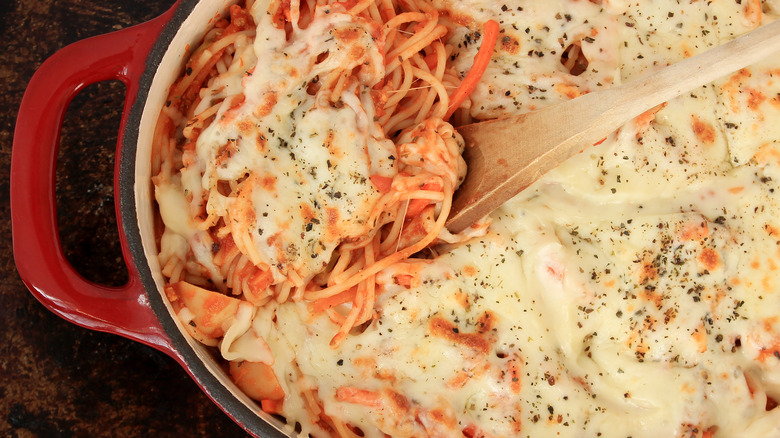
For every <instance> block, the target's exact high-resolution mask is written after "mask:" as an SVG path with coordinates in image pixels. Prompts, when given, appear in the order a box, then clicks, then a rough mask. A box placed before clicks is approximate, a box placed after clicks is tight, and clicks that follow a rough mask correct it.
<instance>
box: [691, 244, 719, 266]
mask: <svg viewBox="0 0 780 438" xmlns="http://www.w3.org/2000/svg"><path fill="white" fill-rule="evenodd" d="M696 260H698V261H699V263H701V264H702V266H704V268H705V269H707V270H708V271H712V270H715V269H717V268H718V267H719V266H720V254H719V253H718V252H717V251H715V250H714V249H712V248H704V249H703V250H701V254H699V256H698V257H697V258H696Z"/></svg>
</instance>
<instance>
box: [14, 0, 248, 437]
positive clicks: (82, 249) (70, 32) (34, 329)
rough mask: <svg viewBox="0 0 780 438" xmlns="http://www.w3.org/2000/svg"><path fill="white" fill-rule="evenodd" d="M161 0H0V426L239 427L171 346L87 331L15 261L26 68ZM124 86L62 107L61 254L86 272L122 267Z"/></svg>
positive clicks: (114, 429) (202, 432)
mask: <svg viewBox="0 0 780 438" xmlns="http://www.w3.org/2000/svg"><path fill="white" fill-rule="evenodd" d="M173 3H174V2H173V0H110V1H93V0H57V1H55V0H36V1H22V0H7V1H3V2H0V22H2V23H3V26H2V27H3V28H2V30H0V33H2V42H3V45H4V46H5V47H4V48H3V50H0V165H1V166H0V189H1V190H0V218H1V219H0V232H2V234H3V235H4V236H5V238H4V239H3V240H2V242H3V243H2V245H3V247H2V249H0V266H1V267H2V281H1V282H0V285H1V286H0V297H1V298H0V299H1V301H0V303H2V305H0V323H2V325H3V330H2V340H0V436H4V437H5V436H8V437H35V436H40V437H97V436H101V437H102V436H121V437H135V436H154V437H158V436H159V437H163V436H200V437H213V436H214V437H216V436H218V437H234V436H244V433H243V432H242V430H241V429H240V428H239V427H238V426H236V425H235V424H234V423H233V422H232V421H231V420H230V419H229V418H228V417H227V416H226V415H225V414H223V413H222V412H221V411H220V410H219V409H218V408H217V407H216V406H215V405H214V404H213V403H212V402H211V401H210V400H209V399H208V398H207V397H206V396H205V395H204V394H203V393H202V392H201V390H200V389H199V388H198V387H197V386H196V385H195V383H193V381H192V380H190V378H189V376H188V375H187V373H186V372H185V371H184V370H183V369H182V368H181V367H180V366H179V365H178V364H177V363H176V362H175V361H174V360H173V359H171V358H169V357H168V356H166V355H164V354H163V353H160V352H158V351H156V350H154V349H152V348H150V347H146V346H144V345H141V344H137V343H134V342H131V341H129V340H126V339H124V338H121V337H118V336H114V335H110V334H104V333H97V332H93V331H89V330H87V329H84V328H80V327H77V326H75V325H73V324H70V323H68V322H66V321H64V320H62V319H60V318H58V317H57V316H55V315H54V314H52V313H50V312H49V311H48V310H46V309H45V308H44V307H43V306H42V305H41V304H40V303H38V302H37V301H36V300H35V298H34V297H33V296H32V295H31V294H30V293H29V292H28V291H27V289H26V288H25V286H24V284H23V283H22V281H21V279H20V278H19V275H18V274H17V272H16V269H15V266H14V261H13V254H12V249H11V237H10V236H11V221H10V207H9V187H10V183H9V168H10V163H11V148H12V141H13V130H14V124H15V119H16V111H17V109H18V107H19V104H20V102H21V99H22V95H23V93H24V89H25V87H26V84H27V82H28V80H29V79H30V77H31V76H32V74H33V72H34V71H35V69H36V68H37V67H38V66H39V65H40V63H41V62H42V61H43V60H44V59H46V58H47V57H48V56H50V55H51V54H52V53H54V52H55V51H56V50H57V49H59V48H61V47H63V46H65V45H67V44H68V43H72V42H74V41H77V40H81V39H84V38H87V37H89V36H92V35H97V34H101V33H106V32H110V31H112V30H117V29H121V28H124V27H127V26H130V25H133V24H136V23H140V22H143V21H146V20H149V19H151V18H154V17H155V16H157V15H159V14H160V13H162V12H163V11H165V10H166V9H167V8H168V7H170V6H171V5H172V4H173ZM123 93H124V88H123V86H122V85H121V84H119V83H115V82H111V83H102V84H99V85H95V86H90V87H88V88H87V89H86V90H85V92H83V93H81V94H80V95H79V96H77V97H76V99H75V100H74V101H73V103H72V104H71V106H70V107H69V110H68V114H67V116H66V119H65V125H64V127H63V136H62V145H61V149H60V155H59V162H58V163H59V164H58V174H57V187H56V190H57V196H58V212H59V220H58V223H59V227H60V234H61V236H62V244H63V247H64V249H65V252H66V256H67V258H68V259H69V260H70V261H71V263H72V264H73V265H74V267H76V268H77V269H78V270H79V272H80V273H82V275H84V276H85V277H86V278H88V279H90V280H93V281H96V282H100V283H103V284H108V285H120V284H122V283H123V282H124V281H125V279H126V278H127V272H126V269H125V268H124V264H123V262H122V255H121V250H120V248H119V242H118V237H117V230H116V221H115V218H114V212H113V202H114V201H113V187H112V178H113V165H114V163H113V156H114V146H115V144H116V137H117V128H118V125H119V118H120V112H121V108H122V105H121V103H122V100H123Z"/></svg>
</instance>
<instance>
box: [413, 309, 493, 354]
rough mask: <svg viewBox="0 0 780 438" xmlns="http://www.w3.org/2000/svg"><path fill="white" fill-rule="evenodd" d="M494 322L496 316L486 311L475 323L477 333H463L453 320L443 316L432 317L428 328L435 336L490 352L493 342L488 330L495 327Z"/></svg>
mask: <svg viewBox="0 0 780 438" xmlns="http://www.w3.org/2000/svg"><path fill="white" fill-rule="evenodd" d="M494 322H495V316H494V315H493V314H492V313H491V312H485V313H484V314H483V315H482V316H481V317H480V319H479V321H478V322H477V323H476V324H475V326H476V328H477V331H476V332H475V333H462V332H461V331H460V328H458V326H456V325H455V324H453V323H452V322H450V321H448V320H446V319H444V318H442V317H441V316H435V317H433V318H431V320H430V322H429V324H428V329H429V330H430V332H431V334H432V335H434V336H437V337H440V338H444V339H447V340H449V341H451V342H453V343H455V344H460V345H463V346H465V347H467V348H469V349H471V350H473V351H474V352H475V353H478V354H488V352H489V351H490V346H491V345H492V342H493V341H492V340H491V339H490V336H488V332H490V331H491V329H492V328H493V324H494Z"/></svg>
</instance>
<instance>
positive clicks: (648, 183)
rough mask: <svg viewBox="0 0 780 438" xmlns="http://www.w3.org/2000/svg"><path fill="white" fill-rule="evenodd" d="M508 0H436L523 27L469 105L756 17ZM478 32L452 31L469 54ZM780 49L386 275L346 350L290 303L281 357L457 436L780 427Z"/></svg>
mask: <svg viewBox="0 0 780 438" xmlns="http://www.w3.org/2000/svg"><path fill="white" fill-rule="evenodd" d="M770 3H771V2H767V5H769V4H770ZM501 4H502V5H503V6H496V5H495V4H492V3H491V4H490V5H489V6H490V7H486V5H484V3H483V2H478V1H469V2H448V1H441V2H438V3H437V6H438V7H442V8H448V9H450V10H451V12H452V13H453V14H454V15H466V16H469V17H472V18H473V19H474V21H476V22H483V21H485V20H487V19H489V18H494V19H498V20H500V22H501V24H502V29H503V30H504V31H505V33H504V34H503V35H506V36H507V37H508V38H507V39H506V40H505V41H504V42H505V43H506V44H508V46H506V47H504V48H502V49H501V50H499V52H498V54H497V56H495V57H494V58H493V61H492V63H491V67H490V69H489V70H488V73H487V74H486V76H485V78H483V82H482V84H481V85H480V86H479V87H478V89H477V91H476V93H475V95H474V96H473V97H472V100H473V106H472V107H471V112H472V115H474V116H475V117H491V116H495V115H498V114H503V113H512V112H517V111H520V112H522V111H528V110H531V109H533V108H537V107H540V106H544V105H549V104H552V103H555V102H556V101H560V100H565V99H567V98H571V97H574V96H575V95H577V94H578V93H585V92H588V91H592V90H595V89H597V88H598V87H601V86H610V85H613V84H618V83H620V82H623V81H628V80H631V79H632V78H634V77H636V76H637V75H639V74H641V73H642V72H644V71H647V70H651V69H656V68H661V67H663V66H665V65H668V64H669V63H672V62H675V61H678V60H680V59H682V58H684V57H687V56H691V55H693V54H695V53H697V52H700V51H703V50H706V49H707V48H709V47H712V46H714V45H718V44H721V43H723V42H724V41H726V40H728V39H730V38H733V37H735V36H737V35H739V34H741V33H744V32H745V31H747V30H749V29H751V28H752V27H754V26H755V25H757V23H755V22H751V21H750V20H749V19H748V18H746V17H745V15H746V11H745V8H746V5H743V4H740V3H739V2H683V4H678V2H674V1H652V2H651V1H648V2H627V1H625V2H621V1H605V2H604V4H603V5H601V6H599V5H596V4H594V3H592V2H587V1H564V0H561V1H551V2H527V1H519V0H517V1H513V2H512V1H510V2H502V3H501ZM770 12H771V10H770ZM765 17H766V16H765ZM743 18H744V20H743ZM575 35H579V36H578V37H577V38H583V39H584V38H588V40H587V41H584V42H583V43H582V45H583V50H584V51H585V54H586V57H587V58H588V59H589V60H590V61H591V63H590V64H589V70H588V71H587V72H586V73H584V74H583V75H582V76H580V77H573V76H571V75H568V74H567V73H566V72H565V70H564V69H563V67H562V66H561V64H560V54H561V51H562V50H563V49H565V48H566V46H567V45H568V44H569V43H570V41H572V40H573V38H574V36H575ZM583 35H584V36H583ZM474 37H475V35H474V34H473V32H472V31H469V30H466V29H459V30H457V31H456V32H455V33H454V35H453V37H452V39H451V42H452V43H453V44H454V45H455V46H456V47H457V49H455V51H454V55H453V56H454V58H456V60H455V64H456V65H459V66H461V67H459V68H461V69H462V70H467V68H468V65H469V62H470V61H469V59H473V54H474V51H475V50H476V47H475V46H476V45H477V44H475V43H474V41H473V39H474ZM514 42H517V43H518V45H519V48H517V49H514V48H512V47H511V46H512V45H513V44H514ZM778 68H780V63H778V61H777V60H776V59H771V60H767V61H765V62H763V63H760V64H757V65H755V66H752V67H750V68H749V69H746V70H745V72H747V73H745V72H743V73H740V74H738V75H735V76H732V77H730V78H724V79H723V80H721V81H718V82H716V83H714V84H711V85H708V86H705V87H702V88H701V89H699V90H696V91H694V92H691V93H689V94H687V95H684V96H681V97H679V98H677V99H674V100H673V101H671V102H669V103H668V104H667V105H666V106H664V107H662V108H659V109H657V111H656V112H655V113H653V114H650V115H649V119H648V120H644V121H641V120H637V121H632V122H631V123H629V124H627V125H626V126H624V127H623V128H621V129H620V130H619V131H618V132H617V133H615V134H614V135H612V136H610V137H609V138H608V139H607V141H605V142H603V143H602V144H600V145H598V146H594V147H593V148H591V149H588V150H587V151H585V152H584V153H582V154H580V155H579V156H576V157H574V158H572V159H571V160H569V161H568V162H566V163H564V164H563V165H561V166H560V167H559V168H557V169H556V170H554V171H553V172H551V173H550V174H548V175H547V176H545V177H544V178H543V179H542V180H540V181H539V182H537V183H536V184H534V185H533V186H532V187H530V188H528V189H527V190H526V191H524V192H523V193H521V194H520V195H518V196H517V197H516V198H515V199H513V200H512V201H510V202H508V203H506V204H505V205H504V206H502V207H501V208H500V209H499V210H497V211H496V212H495V213H493V214H492V219H493V225H491V231H490V232H489V233H488V235H487V236H484V237H480V238H476V239H472V240H471V241H469V242H467V243H465V244H463V245H460V246H457V247H456V248H454V249H452V250H450V251H449V252H447V253H445V254H442V255H440V256H439V257H437V258H436V259H435V260H434V261H433V262H432V263H431V264H429V265H427V266H426V268H425V269H423V271H422V274H421V275H422V278H423V281H422V282H421V285H420V286H419V287H413V288H409V289H407V288H404V287H401V286H388V287H387V288H386V289H385V290H384V292H383V293H382V295H380V297H379V298H378V300H379V301H378V309H379V310H378V312H379V317H378V319H376V320H375V321H374V322H373V323H372V324H371V325H370V326H368V327H367V328H366V329H365V330H364V331H362V332H360V333H353V334H351V335H350V336H349V337H347V338H346V339H345V341H344V343H343V344H342V345H341V346H340V347H339V348H337V349H333V348H330V347H329V340H330V338H331V336H332V334H333V333H334V332H335V331H336V330H337V329H338V327H337V325H335V324H333V323H332V322H331V321H330V320H329V319H328V318H327V317H325V316H324V315H315V314H311V313H310V310H309V308H307V307H306V306H305V305H303V304H296V303H286V304H283V305H280V306H279V308H278V309H277V319H276V322H275V323H274V326H275V328H274V329H273V330H270V331H268V332H267V334H266V339H267V340H268V342H269V345H270V346H271V349H272V350H273V351H274V355H275V357H277V362H276V364H275V369H276V372H277V375H278V376H286V378H285V380H286V382H285V385H288V388H293V387H294V384H295V382H297V381H299V380H300V379H305V380H306V381H308V382H310V384H311V388H312V389H316V390H317V395H318V397H320V398H321V399H322V401H323V406H324V410H325V412H326V413H327V414H328V415H331V416H333V417H337V418H341V419H343V420H344V421H346V422H348V423H349V424H352V425H355V426H357V427H360V428H361V430H362V431H363V432H364V433H365V436H369V437H374V436H384V435H383V433H380V432H377V430H376V427H379V428H381V429H382V430H383V431H384V433H388V434H391V435H394V436H420V435H423V434H434V433H433V432H434V431H436V430H437V429H436V427H437V426H436V425H435V424H434V423H435V422H430V421H428V420H426V419H429V418H432V417H436V418H438V419H439V420H442V419H450V420H451V421H450V423H448V427H449V428H448V429H447V431H448V432H447V433H443V434H442V435H443V436H452V435H451V434H452V433H453V432H452V431H454V430H469V428H471V427H473V426H476V428H477V429H476V430H478V431H480V432H481V433H484V434H485V436H529V437H537V436H571V437H577V436H603V437H625V436H632V437H658V436H670V437H672V436H701V434H702V433H703V432H704V431H705V430H706V431H707V432H708V433H714V434H715V436H778V435H780V411H778V409H774V410H771V411H767V410H766V406H767V397H771V398H774V399H777V398H778V397H780V372H779V371H780V318H778V316H777V309H780V294H778V293H777V291H778V290H779V289H778V288H779V287H780V276H778V274H777V272H778V271H777V270H778V268H779V267H780V252H778V242H780V223H778V218H780V202H778V200H777V196H776V194H775V191H777V190H780V185H778V182H780V179H779V178H780V173H779V172H780V158H778V157H780V144H778V140H779V139H780V133H778V132H777V129H778V126H780V113H778V112H777V111H778V109H780V108H779V106H778V105H777V100H776V99H777V98H776V96H774V94H775V93H777V90H776V87H777V86H778V85H780V84H778V82H777V73H776V72H777V71H778V70H777V69H778ZM746 89H748V90H749V89H754V90H760V94H761V96H763V98H762V97H760V96H758V94H757V93H751V92H748V93H747V94H746V93H744V90H746ZM730 90H739V91H736V92H731V91H730ZM751 102H752V104H751ZM751 105H752V106H751ZM300 327H305V329H303V330H302V329H301V328H300ZM279 358H283V359H281V360H279ZM291 363H296V369H297V372H295V373H290V371H289V370H290V368H289V367H290V364H291ZM344 387H358V388H361V389H363V390H366V391H374V392H381V391H383V390H387V389H388V388H389V389H390V390H392V391H393V392H394V393H397V394H401V395H402V396H403V397H404V399H405V400H406V401H407V402H408V403H407V405H406V407H405V410H402V411H400V412H399V411H394V412H393V413H392V415H391V414H390V413H389V412H387V411H385V410H384V408H379V409H377V408H376V406H373V407H372V406H365V405H361V404H356V403H352V402H348V401H344V400H340V399H339V396H338V393H339V389H340V388H344ZM285 403H286V404H285V413H286V414H287V415H289V416H290V417H291V418H296V419H298V421H300V422H301V424H302V425H303V426H302V427H303V433H304V434H305V433H308V432H313V433H317V432H319V433H322V430H321V429H320V428H319V426H318V425H317V424H314V423H311V422H308V421H306V420H303V421H301V420H300V419H301V418H306V415H307V414H306V413H305V409H304V404H303V403H302V402H301V401H300V400H298V399H296V398H295V397H288V399H287V400H286V401H285ZM405 415H406V417H404V416H405ZM440 423H446V421H444V420H442V421H440ZM473 431H474V429H471V432H472V433H473Z"/></svg>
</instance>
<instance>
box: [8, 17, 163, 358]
mask: <svg viewBox="0 0 780 438" xmlns="http://www.w3.org/2000/svg"><path fill="white" fill-rule="evenodd" d="M175 9H176V5H174V7H173V8H171V9H170V10H169V11H168V12H166V13H165V14H163V15H161V16H160V17H158V18H155V19H153V20H151V21H148V22H145V23H142V24H139V25H136V26H133V27H129V28H126V29H123V30H120V31H117V32H113V33H109V34H106V35H100V36H96V37H92V38H88V39H85V40H82V41H79V42H76V43H73V44H71V45H69V46H66V47H65V48H63V49H61V50H59V51H58V52H56V53H55V54H54V55H52V56H51V57H50V58H48V59H46V60H45V61H44V62H43V64H42V65H41V66H40V68H39V69H38V70H37V71H36V72H35V74H34V75H33V77H32V79H31V80H30V83H29V84H28V86H27V89H26V91H25V94H24V97H23V99H22V103H21V106H20V108H19V113H18V116H17V121H16V128H15V131H14V141H13V152H12V156H11V226H12V235H13V250H14V258H15V261H16V267H17V271H18V272H19V274H20V276H21V278H22V280H23V281H24V283H25V284H26V285H27V288H28V289H29V290H30V291H31V292H32V294H33V295H34V296H35V297H36V298H37V299H38V300H39V301H40V302H41V303H42V304H43V305H44V306H45V307H47V308H48V309H49V310H51V311H52V312H54V313H55V314H57V315H59V316H60V317H62V318H64V319H66V320H68V321H70V322H72V323H75V324H78V325H80V326H83V327H86V328H89V329H92V330H98V331H103V332H109V333H114V334H118V335H121V336H125V337H127V338H129V339H132V340H134V341H138V342H141V343H144V344H146V345H150V346H152V347H155V348H157V349H159V350H161V351H163V352H165V353H167V354H169V355H171V356H173V357H177V356H178V353H177V352H176V351H175V349H174V348H173V347H172V346H171V342H170V340H169V339H168V337H167V335H166V334H165V332H164V331H163V329H162V327H161V325H160V322H159V320H158V319H157V317H156V316H155V314H154V311H153V309H152V308H151V307H150V305H149V301H148V299H147V295H146V293H145V291H144V288H143V285H142V284H141V280H140V277H139V274H138V272H137V271H136V270H135V268H134V267H133V266H132V263H128V262H126V264H127V267H128V271H129V277H130V280H129V281H128V283H127V284H125V285H124V286H121V287H107V286H102V285H99V284H96V283H92V282H90V281H88V280H86V279H84V278H83V277H82V276H81V275H79V274H78V273H77V272H76V271H75V270H74V269H73V267H72V266H71V265H70V264H69V263H68V262H67V260H66V259H65V256H64V253H63V251H62V245H61V242H60V238H59V233H58V228H57V213H56V212H57V209H56V199H55V193H54V185H55V184H54V182H55V176H56V173H55V172H56V162H57V151H58V149H59V142H60V131H61V125H62V121H63V118H64V115H65V111H66V109H67V107H68V105H69V103H70V101H71V99H72V98H73V97H74V96H75V95H76V94H77V93H78V92H79V91H81V90H82V89H83V88H84V87H86V86H87V85H90V84H93V83H96V82H100V81H106V80H114V79H118V80H120V81H122V82H123V83H124V84H125V87H126V90H127V93H126V97H125V104H124V109H123V114H122V122H121V125H120V126H121V127H122V128H120V133H119V140H118V146H117V151H116V154H117V156H116V157H115V160H116V162H117V163H118V161H119V153H120V150H119V145H121V144H122V134H123V127H124V126H125V123H126V118H127V114H128V111H129V109H130V107H131V106H132V105H133V102H134V101H135V97H136V94H137V91H138V87H139V79H140V77H141V75H142V74H143V72H144V69H145V67H146V59H147V56H148V54H149V52H150V50H151V48H152V46H153V44H154V42H155V41H156V39H157V37H158V36H159V35H160V32H161V31H162V28H163V27H164V26H165V24H166V23H167V22H168V21H169V20H170V18H171V16H172V14H173V12H174V10H175ZM115 175H116V172H115ZM114 187H115V191H116V187H117V186H116V177H115V181H114ZM115 199H119V198H118V196H115ZM114 208H115V209H116V211H119V205H118V201H116V202H115V207H114ZM117 220H118V221H121V220H122V218H121V217H120V215H117ZM119 235H120V240H121V244H122V248H123V251H124V253H125V254H128V251H127V242H126V240H125V237H124V236H123V233H122V232H121V222H120V233H119Z"/></svg>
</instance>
